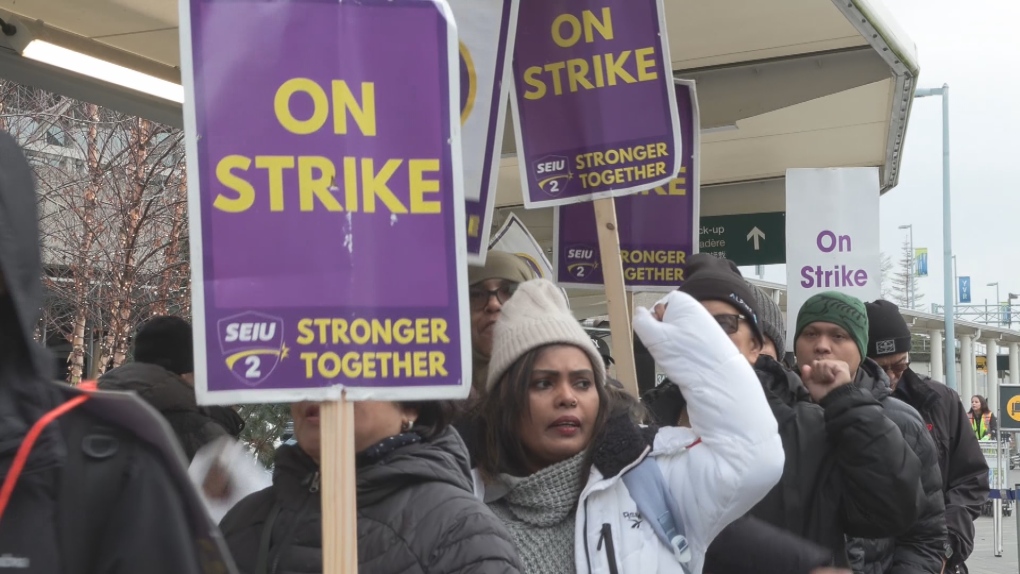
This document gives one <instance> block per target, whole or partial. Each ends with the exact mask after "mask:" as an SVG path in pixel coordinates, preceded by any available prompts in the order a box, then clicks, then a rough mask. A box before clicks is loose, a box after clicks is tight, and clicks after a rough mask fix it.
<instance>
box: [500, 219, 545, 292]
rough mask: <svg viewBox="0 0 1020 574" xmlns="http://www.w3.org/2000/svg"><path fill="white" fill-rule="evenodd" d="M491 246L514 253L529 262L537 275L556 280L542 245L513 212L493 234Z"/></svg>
mask: <svg viewBox="0 0 1020 574" xmlns="http://www.w3.org/2000/svg"><path fill="white" fill-rule="evenodd" d="M489 248H490V249H495V250H496V251H505V252H507V253H513V254H514V255H516V256H518V257H520V258H521V259H523V260H524V262H525V263H527V264H528V267H530V268H531V271H532V273H534V274H535V277H541V278H542V279H548V280H550V281H553V280H554V279H553V277H554V275H553V267H552V264H551V263H549V259H548V258H547V257H546V256H545V253H543V252H542V247H541V246H540V245H539V244H538V242H537V241H535V238H534V237H533V236H532V235H531V233H530V232H529V231H528V228H527V227H525V226H524V223H522V222H521V220H520V219H519V218H518V217H517V216H516V215H514V214H513V213H511V214H510V217H508V218H507V220H506V222H505V223H504V224H503V227H501V228H500V230H499V231H498V232H497V233H496V235H494V236H493V238H492V242H491V243H490V244H489Z"/></svg>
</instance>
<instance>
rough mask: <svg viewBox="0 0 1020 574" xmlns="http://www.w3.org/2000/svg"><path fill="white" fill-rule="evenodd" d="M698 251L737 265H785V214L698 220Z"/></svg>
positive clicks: (761, 214)
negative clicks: (699, 224)
mask: <svg viewBox="0 0 1020 574" xmlns="http://www.w3.org/2000/svg"><path fill="white" fill-rule="evenodd" d="M699 235H700V237H699V239H700V251H701V252H702V253H711V254H713V255H718V256H720V257H726V258H727V259H731V260H732V261H733V262H734V263H736V264H737V265H772V264H775V263H786V214H785V213H783V212H781V211H778V212H770V213H750V214H743V215H721V216H714V217H702V218H701V228H700V234H699Z"/></svg>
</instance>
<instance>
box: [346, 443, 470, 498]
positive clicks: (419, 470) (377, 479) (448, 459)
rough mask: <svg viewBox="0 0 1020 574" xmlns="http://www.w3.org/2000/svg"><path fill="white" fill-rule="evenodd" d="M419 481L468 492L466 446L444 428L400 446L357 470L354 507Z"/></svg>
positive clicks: (468, 471)
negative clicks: (430, 435) (427, 436)
mask: <svg viewBox="0 0 1020 574" xmlns="http://www.w3.org/2000/svg"><path fill="white" fill-rule="evenodd" d="M422 482H446V483H449V484H452V485H453V486H456V487H458V488H461V489H463V490H466V491H467V492H472V491H473V487H472V482H471V468H470V466H469V462H468V453H467V447H466V446H464V441H462V440H461V438H460V435H459V434H457V431H455V430H453V429H452V428H447V429H446V430H445V431H443V432H441V433H439V434H438V435H437V436H435V437H433V438H432V439H430V440H428V441H425V442H420V443H417V444H411V445H408V446H404V447H400V448H398V449H396V450H395V451H393V452H392V453H390V454H389V455H387V456H386V457H385V458H383V459H382V460H380V461H379V462H376V463H375V464H372V465H369V466H364V467H361V468H359V469H358V506H359V507H360V506H371V505H374V504H378V503H379V502H381V501H383V500H385V499H386V498H387V497H388V496H389V495H390V494H392V493H394V492H396V491H399V490H402V489H404V488H406V487H407V486H410V485H413V484H419V483H422Z"/></svg>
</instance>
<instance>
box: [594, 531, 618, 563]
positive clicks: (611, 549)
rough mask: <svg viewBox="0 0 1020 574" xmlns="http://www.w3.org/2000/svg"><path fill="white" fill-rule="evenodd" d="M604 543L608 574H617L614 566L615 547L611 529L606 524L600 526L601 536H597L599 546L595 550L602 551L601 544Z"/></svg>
mask: <svg viewBox="0 0 1020 574" xmlns="http://www.w3.org/2000/svg"><path fill="white" fill-rule="evenodd" d="M603 542H605V543H606V559H607V560H608V561H609V573H610V574H619V572H620V570H619V569H618V568H617V566H616V546H614V545H613V527H612V526H610V525H609V523H608V522H606V523H604V524H602V535H601V536H599V544H598V546H596V547H595V550H602V543H603Z"/></svg>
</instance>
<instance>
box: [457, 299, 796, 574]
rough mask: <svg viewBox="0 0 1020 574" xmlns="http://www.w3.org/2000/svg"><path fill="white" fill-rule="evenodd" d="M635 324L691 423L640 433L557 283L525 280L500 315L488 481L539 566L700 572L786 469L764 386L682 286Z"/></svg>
mask: <svg viewBox="0 0 1020 574" xmlns="http://www.w3.org/2000/svg"><path fill="white" fill-rule="evenodd" d="M660 316H661V319H660V318H658V317H660ZM634 330H635V332H636V333H637V335H638V336H639V337H640V338H641V340H642V342H643V343H644V344H645V345H646V346H647V347H648V349H649V351H650V352H651V353H652V355H653V357H654V358H655V361H656V362H657V363H658V364H659V365H660V366H662V367H663V368H664V369H665V371H666V374H667V375H668V376H669V378H670V379H671V380H673V381H675V382H676V383H677V384H678V385H679V386H680V388H681V389H682V391H683V393H684V395H685V397H686V398H687V401H688V411H689V414H690V420H691V428H680V427H669V428H663V429H659V430H656V429H653V428H643V427H639V426H638V425H636V424H635V423H634V422H633V421H632V419H631V417H630V416H629V412H628V409H627V405H624V406H622V407H621V406H619V405H615V404H613V401H612V400H611V399H610V398H609V397H610V395H609V394H608V393H607V392H606V389H605V382H606V372H605V366H604V364H603V362H602V357H601V356H600V355H599V353H598V350H597V349H596V348H595V346H594V345H593V344H592V341H591V338H590V337H588V336H587V335H586V334H585V332H584V330H583V329H582V328H581V326H580V325H579V324H578V322H577V321H576V320H575V319H574V317H573V316H572V315H571V314H570V311H569V310H568V308H567V305H566V301H565V300H564V297H563V294H562V293H561V292H560V291H559V289H557V288H556V286H555V285H553V284H552V283H550V282H549V281H546V280H544V279H537V280H533V281H528V282H526V283H523V284H521V285H520V286H519V288H518V290H517V292H516V294H515V295H514V297H513V298H512V299H510V300H509V301H507V303H506V305H505V306H504V307H503V310H502V317H501V318H500V320H499V321H498V322H497V323H496V326H495V335H494V344H493V352H492V361H491V363H490V365H489V376H488V380H487V382H486V395H485V398H484V399H483V401H484V402H483V406H482V411H483V419H484V421H485V424H484V437H483V441H482V449H481V450H482V452H479V453H478V455H479V456H478V457H477V461H476V462H477V463H478V465H479V468H478V472H477V473H476V480H477V484H476V488H477V490H478V493H479V495H480V496H482V497H483V498H484V500H485V501H486V502H487V503H488V504H489V507H490V508H491V509H492V510H493V512H495V513H496V515H497V516H498V517H499V518H500V519H502V520H503V522H504V523H505V524H506V525H507V527H508V529H509V530H510V534H511V537H512V539H513V541H514V543H515V544H516V545H517V549H518V552H519V553H520V556H521V559H522V561H523V562H524V572H527V573H528V574H546V573H550V574H551V573H556V574H563V573H570V572H581V573H589V572H590V573H607V574H608V573H617V572H619V573H629V574H638V573H640V574H653V573H656V572H678V573H685V574H700V573H701V571H702V565H703V562H704V556H705V550H706V549H707V548H708V545H709V543H710V542H711V541H712V539H713V538H715V536H716V535H717V534H718V533H719V531H720V530H722V529H723V528H724V527H725V526H726V525H727V524H729V523H730V522H732V521H733V520H734V519H736V518H737V517H739V516H741V515H743V514H744V513H745V512H747V511H748V510H750V508H751V507H752V506H754V504H755V503H757V502H758V501H759V500H760V499H761V498H762V497H763V496H764V495H765V494H766V493H767V492H768V491H769V490H770V489H771V488H772V486H773V485H774V484H776V482H778V480H779V477H780V475H781V474H782V471H783V461H784V456H783V447H782V444H781V442H780V439H779V435H778V433H777V427H776V421H775V419H774V418H773V416H772V415H771V412H770V411H769V409H768V408H767V406H768V405H767V403H766V399H765V395H764V392H763V391H762V388H761V384H760V383H759V382H758V379H757V377H756V376H755V374H754V372H753V371H752V369H751V366H750V364H749V363H748V361H747V359H745V358H744V357H743V355H741V354H740V353H739V352H738V351H737V349H736V347H735V346H734V345H733V343H732V342H731V341H730V340H729V338H728V337H727V336H726V334H725V333H723V331H722V329H721V328H720V327H719V325H718V323H717V322H716V321H715V320H714V319H713V318H712V317H711V316H710V315H709V314H708V312H707V311H706V310H705V309H704V307H702V306H701V305H700V304H699V303H697V302H696V301H695V300H694V299H692V298H691V297H690V296H689V295H686V294H684V293H680V292H675V291H674V292H672V293H670V294H669V296H668V297H667V298H666V299H665V300H664V305H662V306H659V307H658V308H657V315H655V316H653V315H652V313H650V312H649V311H648V310H647V309H638V310H637V311H636V313H635V317H634ZM734 413H739V414H740V416H734Z"/></svg>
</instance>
